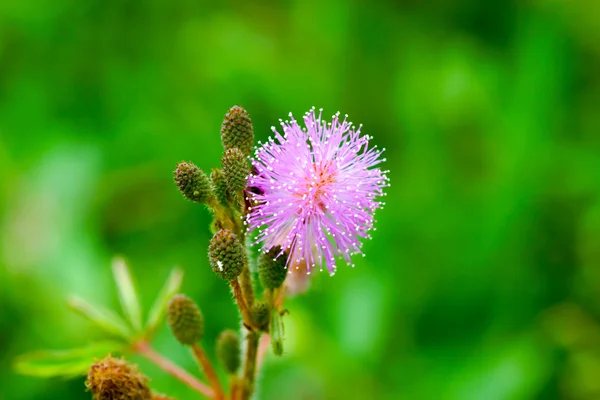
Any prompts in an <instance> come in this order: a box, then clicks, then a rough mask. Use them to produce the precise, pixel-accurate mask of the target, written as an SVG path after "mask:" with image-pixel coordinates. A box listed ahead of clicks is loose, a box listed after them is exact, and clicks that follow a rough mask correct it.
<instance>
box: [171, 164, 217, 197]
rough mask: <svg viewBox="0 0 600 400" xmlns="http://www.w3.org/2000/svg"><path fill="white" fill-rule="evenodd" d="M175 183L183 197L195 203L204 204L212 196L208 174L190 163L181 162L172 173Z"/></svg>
mask: <svg viewBox="0 0 600 400" xmlns="http://www.w3.org/2000/svg"><path fill="white" fill-rule="evenodd" d="M173 174H174V175H175V183H176V184H177V187H178V188H179V191H180V192H181V193H182V194H183V195H184V197H185V198H187V199H189V200H191V201H195V202H196V203H200V204H206V203H208V201H209V200H210V198H211V196H212V190H211V188H210V181H209V180H208V176H206V174H205V173H204V171H202V170H201V169H200V168H198V167H197V166H195V165H194V164H192V163H188V162H185V161H184V162H182V163H179V164H178V165H177V169H176V170H175V172H174V173H173Z"/></svg>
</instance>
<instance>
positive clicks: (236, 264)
mask: <svg viewBox="0 0 600 400" xmlns="http://www.w3.org/2000/svg"><path fill="white" fill-rule="evenodd" d="M208 260H209V262H210V266H211V267H212V269H213V271H214V272H215V273H216V274H217V275H219V276H220V277H221V278H222V279H225V280H226V281H232V280H234V279H235V278H237V277H238V276H239V275H240V273H241V272H242V269H243V268H244V265H246V264H247V263H248V258H247V255H246V250H245V249H244V246H242V244H241V243H240V241H239V240H238V238H237V236H236V235H235V234H234V233H232V232H231V231H229V230H227V229H221V230H220V231H219V232H217V233H215V235H214V236H213V238H212V239H211V240H210V245H209V247H208Z"/></svg>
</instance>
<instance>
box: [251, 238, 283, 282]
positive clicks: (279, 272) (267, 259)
mask: <svg viewBox="0 0 600 400" xmlns="http://www.w3.org/2000/svg"><path fill="white" fill-rule="evenodd" d="M280 253H281V247H280V246H275V247H273V248H271V250H269V251H268V252H266V253H263V254H261V256H260V258H259V259H258V277H259V278H260V283H261V284H262V285H263V287H264V288H265V289H277V288H278V287H280V286H281V285H283V281H285V277H286V276H287V268H286V264H287V254H286V253H282V254H281V255H280Z"/></svg>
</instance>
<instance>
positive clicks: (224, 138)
mask: <svg viewBox="0 0 600 400" xmlns="http://www.w3.org/2000/svg"><path fill="white" fill-rule="evenodd" d="M221 142H222V143H223V147H225V150H228V149H231V148H233V147H237V148H238V149H240V150H241V151H242V153H243V154H244V155H250V153H251V152H252V146H254V129H253V128H252V120H251V119H250V116H249V115H248V112H247V111H246V110H244V108H243V107H239V106H233V107H231V108H230V109H229V111H228V112H227V114H225V118H224V119H223V124H222V125H221Z"/></svg>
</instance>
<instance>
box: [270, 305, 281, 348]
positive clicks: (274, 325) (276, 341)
mask: <svg viewBox="0 0 600 400" xmlns="http://www.w3.org/2000/svg"><path fill="white" fill-rule="evenodd" d="M284 333H285V332H284V327H283V318H281V314H279V312H278V311H277V310H273V312H272V313H271V328H270V329H269V334H270V335H271V347H272V348H273V354H275V355H276V356H280V355H282V354H283V336H284Z"/></svg>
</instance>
